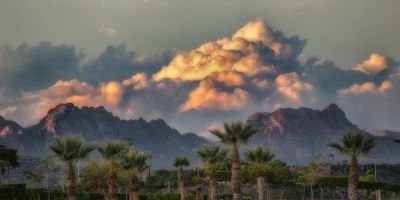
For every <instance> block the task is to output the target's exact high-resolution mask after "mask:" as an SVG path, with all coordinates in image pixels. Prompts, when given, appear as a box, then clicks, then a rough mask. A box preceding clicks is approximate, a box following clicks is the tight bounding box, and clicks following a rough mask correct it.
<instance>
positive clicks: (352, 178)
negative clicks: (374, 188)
mask: <svg viewBox="0 0 400 200" xmlns="http://www.w3.org/2000/svg"><path fill="white" fill-rule="evenodd" d="M328 146H329V147H332V148H334V149H336V150H337V151H338V152H339V153H341V154H343V155H346V156H349V157H350V169H349V175H348V187H347V193H348V199H349V200H358V199H359V196H358V191H357V187H358V178H359V172H358V167H359V166H358V156H360V155H363V154H367V153H368V152H370V151H371V150H372V149H373V148H375V146H376V141H375V140H374V139H373V138H365V136H364V134H363V132H362V131H360V130H357V131H354V132H349V133H347V134H345V135H343V136H342V140H341V143H330V144H328Z"/></svg>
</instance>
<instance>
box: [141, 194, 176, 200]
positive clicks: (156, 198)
mask: <svg viewBox="0 0 400 200" xmlns="http://www.w3.org/2000/svg"><path fill="white" fill-rule="evenodd" d="M179 197H180V195H179V194H178V193H145V194H140V199H141V200H179V199H180V198H179Z"/></svg>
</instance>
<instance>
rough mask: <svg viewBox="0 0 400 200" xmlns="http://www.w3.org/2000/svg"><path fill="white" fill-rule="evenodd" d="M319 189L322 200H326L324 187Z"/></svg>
mask: <svg viewBox="0 0 400 200" xmlns="http://www.w3.org/2000/svg"><path fill="white" fill-rule="evenodd" d="M319 189H320V193H319V195H320V199H321V200H324V189H323V188H322V187H320V188H319Z"/></svg>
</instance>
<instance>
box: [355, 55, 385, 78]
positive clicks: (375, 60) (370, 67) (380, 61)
mask: <svg viewBox="0 0 400 200" xmlns="http://www.w3.org/2000/svg"><path fill="white" fill-rule="evenodd" d="M387 67H388V66H387V61H386V57H385V56H382V55H380V54H377V53H373V54H371V56H370V57H369V58H368V59H367V60H365V61H363V62H362V63H360V64H358V65H356V66H354V67H353V68H352V70H355V71H360V72H362V73H365V74H366V75H368V76H375V75H376V74H378V73H379V72H380V71H382V70H384V69H386V68H387Z"/></svg>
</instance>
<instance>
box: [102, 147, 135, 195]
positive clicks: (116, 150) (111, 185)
mask: <svg viewBox="0 0 400 200" xmlns="http://www.w3.org/2000/svg"><path fill="white" fill-rule="evenodd" d="M129 147H130V143H129V142H128V141H126V140H121V141H106V142H104V143H102V144H100V145H98V147H97V150H98V151H99V153H100V154H101V156H102V157H103V159H104V160H105V161H106V162H107V165H108V198H109V199H110V200H117V199H118V173H117V172H118V167H119V163H118V162H119V161H120V159H121V157H122V155H124V154H126V153H127V152H128V151H129Z"/></svg>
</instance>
